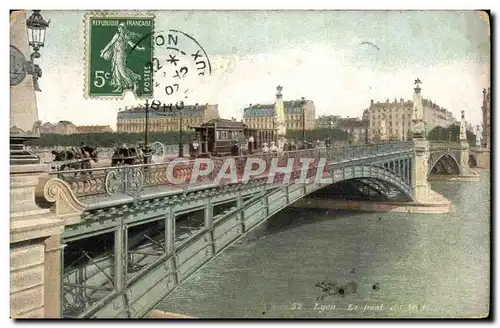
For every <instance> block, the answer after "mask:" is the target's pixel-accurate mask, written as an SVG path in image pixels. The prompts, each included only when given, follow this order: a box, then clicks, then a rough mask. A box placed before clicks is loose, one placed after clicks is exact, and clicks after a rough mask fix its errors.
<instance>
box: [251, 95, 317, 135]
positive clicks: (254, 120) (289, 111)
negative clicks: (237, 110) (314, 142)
mask: <svg viewBox="0 0 500 328" xmlns="http://www.w3.org/2000/svg"><path fill="white" fill-rule="evenodd" d="M275 105H276V103H273V104H255V105H252V104H250V106H248V107H247V108H245V109H244V110H243V119H244V121H245V123H246V124H247V125H248V126H249V127H251V128H257V129H273V128H274V125H275ZM283 106H284V109H285V121H286V128H287V130H301V129H302V125H303V122H302V117H303V116H302V115H303V114H304V121H305V122H304V123H305V124H304V125H305V129H306V130H312V129H314V128H315V114H316V107H315V105H314V102H313V101H312V100H302V99H299V100H288V101H287V100H285V101H283Z"/></svg>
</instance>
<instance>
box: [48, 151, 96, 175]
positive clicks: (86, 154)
mask: <svg viewBox="0 0 500 328" xmlns="http://www.w3.org/2000/svg"><path fill="white" fill-rule="evenodd" d="M52 155H53V156H54V159H53V161H52V163H51V165H52V169H54V170H57V171H67V170H84V169H90V168H92V165H91V160H92V161H94V162H97V161H98V152H97V148H96V147H88V146H82V147H80V148H72V149H64V150H53V151H52Z"/></svg>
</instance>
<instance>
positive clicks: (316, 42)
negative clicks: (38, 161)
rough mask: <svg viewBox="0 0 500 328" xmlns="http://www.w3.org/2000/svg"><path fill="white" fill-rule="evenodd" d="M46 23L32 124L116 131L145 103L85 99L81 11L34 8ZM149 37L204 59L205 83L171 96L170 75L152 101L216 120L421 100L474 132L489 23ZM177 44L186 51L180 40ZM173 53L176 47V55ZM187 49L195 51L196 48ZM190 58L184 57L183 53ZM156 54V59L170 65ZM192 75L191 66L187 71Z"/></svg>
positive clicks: (273, 18) (161, 27) (254, 25)
mask: <svg viewBox="0 0 500 328" xmlns="http://www.w3.org/2000/svg"><path fill="white" fill-rule="evenodd" d="M42 15H43V16H44V18H45V19H46V20H48V19H50V20H51V24H50V27H49V29H48V31H47V36H46V40H45V46H44V48H42V49H41V51H40V52H41V58H40V59H38V60H37V63H38V64H39V65H40V67H41V68H42V70H43V76H42V78H41V79H40V80H39V83H40V88H41V89H42V92H37V94H36V96H37V105H38V115H39V118H40V119H41V120H42V121H44V122H47V121H49V122H57V121H59V120H68V121H71V122H73V123H75V124H77V125H97V124H99V125H110V126H111V127H113V128H116V115H117V112H118V110H119V109H120V108H124V107H125V106H134V105H137V104H139V103H143V101H142V100H138V99H136V98H135V97H134V95H133V94H132V93H130V92H129V93H127V94H126V95H125V97H124V98H123V99H120V100H102V99H86V98H85V97H84V76H85V74H86V73H85V37H84V36H85V32H84V31H85V26H84V25H85V24H84V15H85V12H84V11H48V10H44V11H42ZM154 15H155V18H156V19H155V30H156V31H167V30H169V29H175V30H180V31H183V32H185V33H187V34H189V35H190V36H192V37H193V38H195V39H196V40H197V42H198V43H199V44H200V45H201V46H202V47H203V49H204V50H205V51H206V53H207V55H208V57H209V59H210V63H211V67H212V75H211V76H205V77H199V76H196V74H190V75H189V76H187V77H186V79H185V80H183V84H182V85H181V89H182V90H181V91H183V90H184V92H180V93H177V95H172V96H167V95H166V94H165V92H164V88H165V86H166V85H167V83H169V81H170V80H169V77H168V76H167V75H166V76H165V77H162V76H158V77H155V79H157V81H159V83H160V86H159V87H158V88H157V89H156V90H155V99H159V100H160V101H162V102H167V103H169V102H172V103H175V102H176V101H179V100H183V101H184V102H185V103H186V104H194V103H200V104H205V103H211V104H218V106H219V113H220V115H221V116H222V117H225V118H230V117H236V118H238V119H239V118H241V117H242V112H243V108H245V107H247V106H248V105H249V104H257V103H260V104H264V103H268V104H270V103H273V102H274V99H275V92H276V86H277V85H282V86H283V91H282V93H283V97H284V99H285V100H292V99H300V97H305V98H306V99H309V100H312V101H314V103H315V105H316V114H317V116H319V115H323V114H325V115H329V114H334V115H342V116H350V117H355V116H361V114H362V112H363V110H364V109H365V108H367V107H369V104H370V100H371V99H374V100H375V101H385V100H386V99H390V101H393V100H394V98H397V99H398V100H399V98H404V99H406V100H408V99H412V94H413V81H414V80H415V79H416V78H420V80H422V85H421V88H422V94H423V96H424V97H425V98H428V99H431V100H432V101H433V102H435V103H437V104H438V105H440V106H442V107H444V108H447V109H448V110H451V111H452V112H453V114H454V115H455V117H456V118H459V117H460V111H461V110H465V115H466V119H467V120H468V121H470V122H472V124H474V125H476V124H481V121H482V114H481V105H482V90H483V88H487V87H489V84H490V37H489V24H488V22H487V21H486V20H485V19H484V18H482V17H480V15H479V14H478V13H477V12H474V11H412V12H408V11H155V12H154ZM179 43H180V46H185V47H186V49H187V48H190V47H191V48H192V47H193V45H194V43H190V44H189V41H187V39H185V40H184V41H180V42H179ZM180 46H179V47H180ZM193 49H194V48H193ZM189 50H191V49H189ZM167 54H168V51H167V50H166V49H165V48H161V47H156V48H155V56H156V57H158V58H160V59H161V58H164V59H165V58H168V57H167ZM190 72H193V67H190Z"/></svg>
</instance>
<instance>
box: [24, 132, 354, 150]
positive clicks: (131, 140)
mask: <svg viewBox="0 0 500 328" xmlns="http://www.w3.org/2000/svg"><path fill="white" fill-rule="evenodd" d="M328 136H330V137H331V138H332V140H347V138H348V136H347V133H346V132H344V131H342V130H340V129H331V130H330V129H314V130H307V131H306V139H307V140H310V141H315V140H317V139H320V140H324V139H325V138H326V137H328ZM179 137H180V136H179V132H178V131H168V132H150V133H149V141H150V142H154V141H160V142H162V143H164V144H171V145H174V144H177V143H179ZM192 137H194V133H193V132H192V131H184V132H183V133H182V140H183V142H187V141H188V140H189V139H190V138H192ZM287 138H290V139H295V140H302V131H301V130H289V131H287ZM81 142H84V143H85V144H87V145H92V146H97V147H113V146H115V145H121V144H123V143H125V144H137V143H140V142H144V133H114V132H102V133H82V134H69V135H64V134H54V133H48V134H42V135H41V136H40V139H36V140H32V141H30V142H28V144H29V145H31V146H38V147H56V146H78V145H79V144H80V143H81Z"/></svg>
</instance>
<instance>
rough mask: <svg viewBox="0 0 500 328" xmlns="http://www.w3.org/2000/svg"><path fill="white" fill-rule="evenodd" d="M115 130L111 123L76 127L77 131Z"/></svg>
mask: <svg viewBox="0 0 500 328" xmlns="http://www.w3.org/2000/svg"><path fill="white" fill-rule="evenodd" d="M103 132H113V129H112V128H111V127H110V126H109V125H79V126H77V127H76V132H75V133H103Z"/></svg>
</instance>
